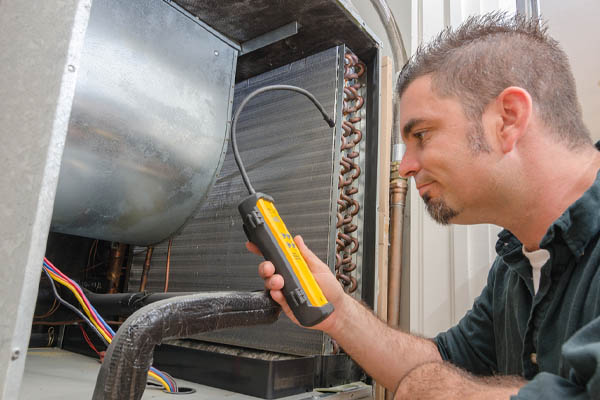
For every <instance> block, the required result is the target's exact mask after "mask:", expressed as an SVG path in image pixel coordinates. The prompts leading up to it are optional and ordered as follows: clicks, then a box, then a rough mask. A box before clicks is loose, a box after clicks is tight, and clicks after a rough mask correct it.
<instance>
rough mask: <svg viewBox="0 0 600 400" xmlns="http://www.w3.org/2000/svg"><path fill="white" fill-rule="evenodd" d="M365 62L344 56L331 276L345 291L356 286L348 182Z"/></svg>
mask: <svg viewBox="0 0 600 400" xmlns="http://www.w3.org/2000/svg"><path fill="white" fill-rule="evenodd" d="M365 69H366V68H365V65H364V64H363V63H362V62H361V61H360V60H359V59H358V57H356V55H354V54H352V53H346V54H345V56H344V105H343V109H342V114H343V115H344V120H343V121H342V139H341V146H340V150H341V152H342V156H341V160H340V165H341V167H342V168H341V170H340V175H339V181H338V189H339V191H340V196H339V199H338V200H337V204H338V209H337V223H336V228H337V229H338V233H337V238H336V241H335V242H336V256H335V261H336V262H335V275H336V277H337V279H338V281H339V282H340V283H341V284H342V286H343V287H344V290H345V291H346V292H348V293H352V292H354V291H356V289H357V286H358V284H357V280H356V277H354V276H352V275H351V272H352V271H354V270H355V269H356V263H355V262H354V261H353V256H354V254H355V253H356V252H358V249H359V243H358V238H356V237H355V236H353V235H352V233H354V232H356V230H357V229H358V227H357V225H356V224H354V223H353V220H354V217H355V216H356V215H357V214H358V212H359V211H360V203H359V202H358V200H356V199H354V198H353V197H352V196H353V195H355V194H356V193H358V189H357V188H356V187H354V186H352V184H353V183H354V181H355V180H357V179H358V177H359V176H360V173H361V170H360V166H359V165H358V163H357V162H356V161H355V160H356V159H357V158H358V157H359V155H360V154H359V152H358V145H359V143H360V141H361V140H362V137H363V134H362V131H361V130H360V129H358V128H357V124H358V123H360V122H361V120H362V119H361V117H360V116H359V115H358V113H359V112H360V110H361V108H362V107H363V105H364V103H365V101H364V98H363V97H362V96H361V95H360V94H359V92H358V90H359V89H360V88H361V84H360V83H359V82H358V79H360V77H361V76H363V75H364V73H365Z"/></svg>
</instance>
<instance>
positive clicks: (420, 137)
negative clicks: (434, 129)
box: [413, 131, 427, 140]
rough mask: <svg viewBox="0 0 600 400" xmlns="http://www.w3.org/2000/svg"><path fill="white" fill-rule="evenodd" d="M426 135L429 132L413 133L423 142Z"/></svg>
mask: <svg viewBox="0 0 600 400" xmlns="http://www.w3.org/2000/svg"><path fill="white" fill-rule="evenodd" d="M426 133H427V131H419V132H415V133H413V137H414V138H415V139H417V140H423V137H424V136H425V134H426Z"/></svg>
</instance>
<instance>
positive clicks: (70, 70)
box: [67, 64, 75, 72]
mask: <svg viewBox="0 0 600 400" xmlns="http://www.w3.org/2000/svg"><path fill="white" fill-rule="evenodd" d="M67 69H68V70H69V72H75V66H74V65H72V64H69V66H68V67H67Z"/></svg>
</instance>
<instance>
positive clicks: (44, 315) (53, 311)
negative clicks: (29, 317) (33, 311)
mask: <svg viewBox="0 0 600 400" xmlns="http://www.w3.org/2000/svg"><path fill="white" fill-rule="evenodd" d="M58 307H60V304H59V303H58V300H56V298H55V299H54V302H52V306H50V309H49V310H48V311H46V313H44V314H42V315H34V316H33V318H35V319H42V318H48V317H49V316H51V315H52V314H54V313H55V312H56V310H58Z"/></svg>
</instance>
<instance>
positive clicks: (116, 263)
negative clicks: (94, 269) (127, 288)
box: [106, 242, 127, 293]
mask: <svg viewBox="0 0 600 400" xmlns="http://www.w3.org/2000/svg"><path fill="white" fill-rule="evenodd" d="M126 250H127V245H126V244H125V243H117V242H114V243H113V245H112V247H111V250H110V264H109V267H108V271H107V273H106V278H107V279H108V293H117V292H118V291H119V281H120V280H121V268H122V266H123V259H124V258H125V257H124V256H125V252H126Z"/></svg>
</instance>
